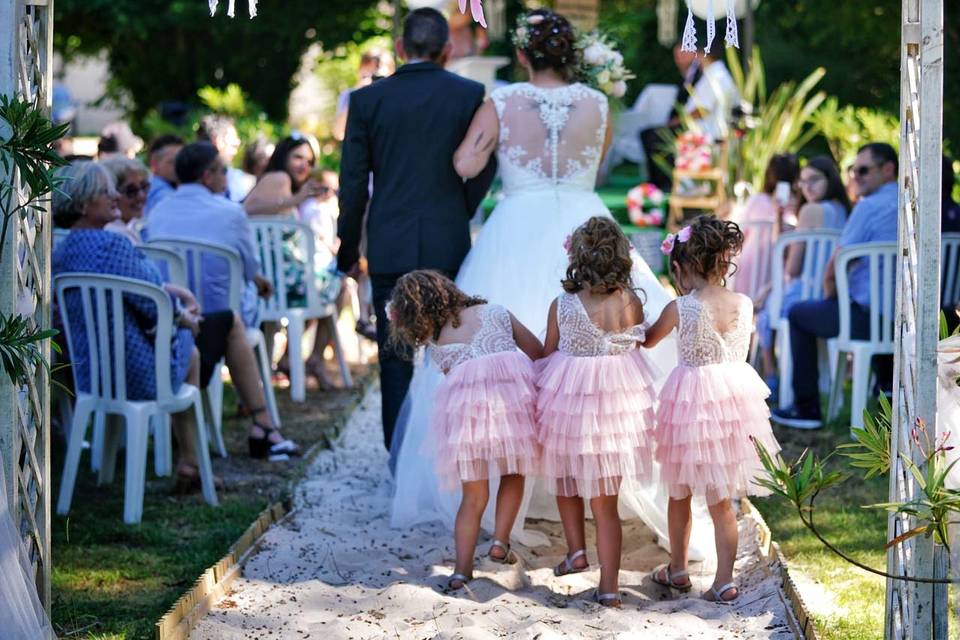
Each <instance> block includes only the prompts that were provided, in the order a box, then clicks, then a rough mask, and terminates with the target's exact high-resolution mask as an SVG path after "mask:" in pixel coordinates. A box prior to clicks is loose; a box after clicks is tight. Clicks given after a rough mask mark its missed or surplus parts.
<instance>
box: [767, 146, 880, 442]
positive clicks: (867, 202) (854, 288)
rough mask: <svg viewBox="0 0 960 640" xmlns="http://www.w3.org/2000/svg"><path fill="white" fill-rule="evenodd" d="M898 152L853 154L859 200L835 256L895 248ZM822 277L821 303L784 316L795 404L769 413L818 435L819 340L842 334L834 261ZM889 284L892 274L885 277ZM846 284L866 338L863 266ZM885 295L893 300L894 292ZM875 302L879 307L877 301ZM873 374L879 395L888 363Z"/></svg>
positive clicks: (858, 331)
mask: <svg viewBox="0 0 960 640" xmlns="http://www.w3.org/2000/svg"><path fill="white" fill-rule="evenodd" d="M897 170H898V160H897V152H896V151H894V149H893V147H891V146H890V145H888V144H886V143H882V142H873V143H870V144H867V145H865V146H863V147H862V148H861V149H860V150H859V152H858V153H857V159H856V161H855V163H854V168H853V174H854V179H855V180H856V185H857V191H858V194H859V196H860V200H859V201H858V202H857V204H856V206H855V207H854V208H853V211H852V212H851V214H850V218H849V220H847V223H846V225H845V226H844V228H843V234H842V235H841V236H840V241H839V242H838V244H837V251H840V250H841V249H843V248H846V247H852V246H856V245H858V244H864V243H868V242H895V241H896V239H897V204H898V191H897ZM835 258H836V252H835V253H834V255H833V256H832V257H831V258H830V262H829V263H828V264H827V269H826V273H825V275H824V293H825V296H826V298H825V299H824V300H811V301H808V302H798V303H796V304H795V305H794V306H793V308H792V309H791V310H790V312H789V313H788V314H787V317H788V319H789V320H790V354H791V357H792V358H793V381H792V382H793V392H794V397H795V399H796V400H795V404H794V405H793V406H790V407H780V408H777V409H774V410H773V412H772V414H773V415H772V419H773V420H774V421H775V422H778V423H780V424H782V425H785V426H788V427H796V428H800V429H816V428H819V427H820V426H822V419H821V414H820V391H819V379H820V374H819V371H818V366H817V364H818V363H817V339H818V338H834V337H836V336H837V335H838V334H839V332H840V308H839V304H838V302H837V297H836V276H835V273H834V260H835ZM883 277H886V278H891V279H892V277H893V274H883ZM848 280H849V283H850V298H851V307H850V330H851V334H852V337H853V338H866V337H867V336H869V334H870V304H871V302H872V301H871V300H870V272H869V267H868V265H866V264H863V263H862V262H860V261H858V262H855V263H853V265H852V266H851V268H850V273H849V277H848ZM886 290H887V291H888V292H890V295H892V292H893V287H892V286H891V287H887V288H886ZM877 302H878V301H877ZM873 364H874V370H875V372H876V374H877V379H878V381H879V385H880V387H881V388H882V389H884V390H886V389H887V388H889V386H890V384H891V382H892V373H893V367H892V364H893V363H892V358H891V357H890V356H877V357H876V358H874V363H873Z"/></svg>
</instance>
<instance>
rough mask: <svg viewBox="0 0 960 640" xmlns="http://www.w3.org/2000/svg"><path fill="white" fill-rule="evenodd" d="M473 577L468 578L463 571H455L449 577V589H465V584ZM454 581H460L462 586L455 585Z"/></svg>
mask: <svg viewBox="0 0 960 640" xmlns="http://www.w3.org/2000/svg"><path fill="white" fill-rule="evenodd" d="M472 579H473V578H468V577H467V576H465V575H463V574H462V573H454V574H452V575H451V576H450V577H449V578H447V591H459V590H460V589H463V588H464V587H465V586H467V583H468V582H470V580H472ZM454 582H459V583H460V586H459V587H455V586H453V583H454Z"/></svg>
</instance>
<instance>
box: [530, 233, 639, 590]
mask: <svg viewBox="0 0 960 640" xmlns="http://www.w3.org/2000/svg"><path fill="white" fill-rule="evenodd" d="M567 253H568V255H569V260H570V263H569V267H568V268H567V276H566V279H564V280H563V289H564V291H565V293H563V294H561V295H560V297H559V298H557V299H556V300H554V302H553V304H551V306H550V311H549V315H548V318H547V335H546V344H545V348H544V353H545V354H546V355H547V356H548V357H547V358H546V359H545V360H543V361H541V362H540V363H538V374H537V387H538V390H539V398H538V401H537V416H538V424H537V427H538V430H539V432H538V437H539V440H540V444H541V445H542V446H543V463H542V465H543V475H544V476H545V478H546V487H547V490H549V491H551V492H553V493H554V494H556V497H557V507H558V509H559V511H560V518H561V520H562V522H563V531H564V535H565V537H566V541H567V548H568V550H567V557H566V559H565V560H564V561H563V562H562V563H560V565H558V566H557V567H556V568H555V569H554V573H555V574H556V575H558V576H562V575H566V574H570V573H579V572H581V571H585V570H587V568H588V565H587V558H586V551H585V537H584V500H585V499H588V500H590V508H591V510H592V511H593V517H594V519H595V521H596V525H597V555H598V557H599V561H600V588H599V590H598V591H597V593H596V594H595V599H596V600H597V601H598V602H599V603H600V604H603V605H605V606H614V607H618V606H620V604H621V600H620V594H619V586H618V581H619V576H618V574H619V571H620V549H621V535H622V534H621V528H620V517H619V514H618V513H617V497H618V493H619V491H620V485H621V482H622V481H624V480H628V479H633V478H641V477H647V476H649V472H650V469H651V458H652V439H651V434H650V431H651V430H652V429H653V419H654V410H653V406H654V401H655V399H656V393H655V391H654V388H653V379H654V377H655V375H654V373H653V371H652V368H651V365H650V364H648V362H647V356H646V354H645V353H643V352H642V351H640V350H639V349H638V348H637V347H638V343H639V342H640V341H642V340H643V337H644V330H643V326H642V324H641V323H642V322H643V304H642V303H641V301H640V298H639V297H637V294H636V293H635V292H634V290H633V289H632V288H631V282H630V269H631V267H632V261H631V259H630V243H629V241H628V240H627V238H626V237H625V236H624V235H623V232H622V231H620V227H619V226H618V225H617V223H616V222H614V221H613V220H612V219H610V218H601V217H594V218H590V219H589V220H588V221H587V222H585V223H584V224H583V225H582V226H580V227H579V228H578V229H577V230H576V231H574V233H573V235H572V236H571V238H570V239H569V243H568V247H567Z"/></svg>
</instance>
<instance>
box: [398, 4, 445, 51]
mask: <svg viewBox="0 0 960 640" xmlns="http://www.w3.org/2000/svg"><path fill="white" fill-rule="evenodd" d="M449 39H450V27H449V26H448V25H447V20H446V18H444V17H443V14H442V13H440V12H439V11H437V10H436V9H430V8H423V9H416V10H414V11H411V12H410V15H408V16H407V19H406V20H404V21H403V48H404V51H405V52H406V54H407V57H408V58H428V59H430V60H435V59H436V58H438V57H439V56H440V54H441V53H442V52H443V48H444V47H445V46H446V44H447V40H449Z"/></svg>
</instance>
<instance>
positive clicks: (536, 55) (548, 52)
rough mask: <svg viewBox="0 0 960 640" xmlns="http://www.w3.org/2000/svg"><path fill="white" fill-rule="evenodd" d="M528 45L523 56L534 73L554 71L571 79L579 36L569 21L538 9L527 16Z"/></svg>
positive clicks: (576, 56)
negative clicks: (546, 70)
mask: <svg viewBox="0 0 960 640" xmlns="http://www.w3.org/2000/svg"><path fill="white" fill-rule="evenodd" d="M524 28H525V29H526V43H525V45H526V46H524V47H523V53H524V54H525V55H526V56H527V59H528V60H529V61H530V65H531V66H532V67H533V70H534V71H542V70H544V69H554V70H556V71H558V72H560V74H561V75H562V76H563V77H564V78H566V79H568V80H569V79H572V77H573V70H574V69H575V68H576V66H577V64H578V62H579V59H578V56H579V55H580V52H579V50H578V49H577V47H576V44H577V33H576V31H574V28H573V26H572V25H571V24H570V21H569V20H567V19H566V18H564V17H563V16H562V15H560V14H559V13H554V12H553V11H550V10H549V9H536V10H534V11H531V12H530V13H528V14H527V20H526V24H525V25H524Z"/></svg>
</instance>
